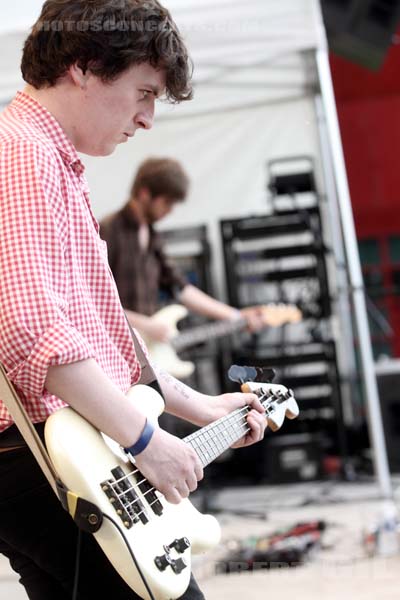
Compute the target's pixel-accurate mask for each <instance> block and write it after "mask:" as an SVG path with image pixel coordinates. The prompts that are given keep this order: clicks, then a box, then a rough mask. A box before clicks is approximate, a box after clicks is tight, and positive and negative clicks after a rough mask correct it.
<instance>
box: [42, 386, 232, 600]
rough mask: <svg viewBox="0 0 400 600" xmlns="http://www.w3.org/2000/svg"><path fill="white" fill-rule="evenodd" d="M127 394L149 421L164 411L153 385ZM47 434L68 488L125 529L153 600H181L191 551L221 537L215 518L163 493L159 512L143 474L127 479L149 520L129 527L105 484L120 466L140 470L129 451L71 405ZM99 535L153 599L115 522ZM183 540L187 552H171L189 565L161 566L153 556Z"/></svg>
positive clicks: (132, 581)
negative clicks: (141, 486)
mask: <svg viewBox="0 0 400 600" xmlns="http://www.w3.org/2000/svg"><path fill="white" fill-rule="evenodd" d="M128 397H129V398H130V399H131V400H132V401H133V402H135V403H136V404H137V406H138V408H139V409H140V410H141V412H143V413H144V414H145V415H146V416H147V417H148V418H149V419H150V420H153V421H155V420H156V419H157V417H158V416H159V415H160V414H161V412H162V410H163V400H162V398H161V397H160V395H159V394H158V393H157V392H156V391H155V390H153V389H152V388H149V387H146V386H142V385H137V386H135V387H133V388H131V390H130V391H129V393H128ZM45 436H46V445H47V449H48V452H49V454H50V458H51V460H52V462H53V464H54V466H55V468H56V470H57V472H58V474H59V476H60V479H61V480H62V481H63V483H64V484H65V485H66V486H67V488H68V489H70V490H71V491H73V492H74V493H76V494H77V495H78V496H80V497H82V498H84V499H86V500H89V501H91V502H93V503H94V504H95V505H97V506H98V507H99V508H100V510H101V511H102V512H103V513H104V514H106V515H109V516H110V517H111V518H112V519H114V521H116V522H117V523H118V525H119V526H120V527H121V529H122V530H123V531H124V534H125V536H126V539H127V541H128V543H129V545H130V547H131V549H132V551H133V553H134V555H135V557H136V559H137V561H138V563H139V566H140V569H141V571H142V572H143V574H144V577H145V579H146V581H147V583H148V585H149V587H150V589H151V591H152V594H153V596H154V598H155V599H156V600H169V599H175V598H179V597H180V596H181V595H182V594H183V593H184V592H185V590H186V588H187V587H188V584H189V579H190V571H191V552H195V553H196V552H203V551H205V550H207V549H208V548H210V547H212V546H213V545H215V544H217V543H218V541H219V538H220V528H219V524H218V522H217V521H216V519H215V518H214V517H212V516H210V515H202V514H201V513H200V512H198V511H197V510H196V509H195V508H194V506H193V505H192V504H191V502H190V501H189V500H183V501H182V502H181V503H180V504H178V505H173V504H170V503H168V502H167V501H166V500H165V499H164V498H163V497H162V496H161V495H159V494H158V493H157V498H158V499H159V500H160V502H161V503H162V514H156V513H155V511H154V509H153V507H152V503H153V506H154V505H155V503H154V497H153V498H151V497H150V496H149V494H148V493H146V491H144V492H143V491H141V490H140V489H138V487H137V484H138V483H139V482H141V481H142V480H143V477H142V476H141V475H140V473H138V474H136V475H134V474H131V475H130V476H129V479H127V480H126V481H129V485H130V486H135V493H137V498H138V500H137V502H138V503H139V502H140V506H142V507H143V510H144V513H145V515H146V522H142V520H141V518H140V515H139V517H136V520H137V522H135V523H133V525H132V526H131V527H129V528H127V527H126V526H124V517H123V516H121V515H119V514H118V513H117V510H116V509H117V508H118V499H117V501H114V502H112V501H110V498H109V495H107V493H106V492H105V491H104V490H103V485H102V484H104V482H107V481H110V480H113V481H117V480H118V477H114V476H113V473H112V472H113V471H114V473H115V469H116V468H120V469H122V470H123V472H124V474H126V475H129V474H130V473H132V472H133V471H135V470H136V469H135V466H134V465H133V464H132V463H131V462H130V461H129V460H128V459H127V458H126V457H125V455H124V453H123V452H122V451H121V452H120V451H119V450H118V448H119V447H118V446H117V445H115V443H113V442H111V443H110V441H109V440H108V438H106V437H105V436H103V435H102V434H101V433H100V432H99V431H97V430H96V429H95V427H93V426H92V425H91V424H90V423H88V422H87V421H86V420H85V419H84V418H82V417H81V416H80V415H79V414H78V413H76V412H75V411H74V410H72V409H71V408H64V409H61V410H59V411H58V412H56V413H54V414H53V415H51V416H50V417H49V419H48V420H47V422H46V429H45ZM150 500H152V502H151V501H150ZM133 502H134V501H133ZM139 512H140V511H139ZM94 536H95V538H96V540H97V542H98V543H99V544H100V546H101V548H102V549H103V551H104V553H105V554H106V556H107V557H108V558H109V560H110V562H111V563H112V565H113V566H114V568H115V569H116V570H117V571H118V573H119V574H120V575H121V577H122V578H123V579H124V580H125V581H126V583H127V584H128V585H129V586H130V587H131V588H132V589H133V590H134V591H135V592H136V593H137V594H139V595H140V596H141V597H143V598H144V599H145V600H150V596H149V594H148V592H147V591H146V588H145V586H144V584H143V581H142V579H141V577H140V575H139V573H138V570H137V569H136V567H135V565H134V563H133V561H132V558H131V556H130V554H129V551H128V549H127V547H126V544H125V542H124V540H123V539H122V537H121V535H120V534H119V532H118V531H117V529H116V528H115V526H114V525H113V524H112V523H111V522H110V521H109V520H108V519H104V521H103V524H102V526H101V527H100V529H99V531H98V532H97V533H95V534H94ZM182 538H188V540H189V541H190V545H191V546H190V548H187V549H185V550H184V551H178V550H176V549H175V548H172V549H171V550H170V553H169V555H170V557H171V558H172V559H173V560H179V559H182V558H183V559H184V560H185V562H186V565H187V566H186V567H185V568H183V569H182V571H181V572H180V573H175V572H174V571H173V569H172V568H171V566H170V565H168V566H167V567H166V568H165V569H164V570H160V569H159V568H158V567H157V566H156V564H155V562H154V559H155V558H156V557H157V556H163V555H165V552H166V551H165V546H169V545H170V544H172V543H173V542H174V540H180V539H182Z"/></svg>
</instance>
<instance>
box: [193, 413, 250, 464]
mask: <svg viewBox="0 0 400 600" xmlns="http://www.w3.org/2000/svg"><path fill="white" fill-rule="evenodd" d="M249 410H250V407H249V406H245V407H243V408H238V409H237V410H235V411H234V412H232V413H230V414H229V415H226V416H225V417H221V419H218V421H214V422H213V423H210V424H209V425H206V426H205V427H202V429H199V430H198V431H195V432H194V433H191V434H190V435H188V436H187V437H185V438H184V440H183V441H184V442H186V443H187V444H190V446H191V447H192V448H193V450H194V451H195V452H196V454H197V456H198V457H199V459H200V461H201V463H202V465H203V467H206V466H207V465H209V464H210V463H212V462H213V460H215V459H216V458H218V456H220V455H221V454H222V453H223V452H225V450H227V449H228V448H230V446H232V444H234V443H235V442H237V441H238V440H240V438H242V437H243V436H244V435H245V434H246V433H247V432H248V431H249V426H248V425H247V420H246V416H247V414H248V412H249Z"/></svg>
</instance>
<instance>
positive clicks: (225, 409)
mask: <svg viewBox="0 0 400 600" xmlns="http://www.w3.org/2000/svg"><path fill="white" fill-rule="evenodd" d="M210 400H211V403H212V404H211V414H212V418H211V419H210V422H212V421H215V420H217V419H219V418H220V417H224V416H226V415H228V414H229V413H231V412H233V411H234V410H236V409H237V408H241V407H245V406H247V405H249V406H250V408H251V410H250V412H249V413H248V414H247V416H246V420H247V424H248V426H249V427H250V431H248V432H247V433H246V434H245V435H244V436H243V437H242V438H241V439H240V440H239V441H238V442H236V443H235V444H233V445H232V448H242V447H244V446H251V445H252V444H255V443H256V442H259V441H261V440H262V439H263V437H264V432H265V429H266V427H267V420H266V418H265V411H264V409H263V407H262V404H261V402H260V400H259V399H258V398H257V396H256V395H255V394H242V393H240V392H235V393H231V394H221V395H220V396H215V397H213V398H211V399H210Z"/></svg>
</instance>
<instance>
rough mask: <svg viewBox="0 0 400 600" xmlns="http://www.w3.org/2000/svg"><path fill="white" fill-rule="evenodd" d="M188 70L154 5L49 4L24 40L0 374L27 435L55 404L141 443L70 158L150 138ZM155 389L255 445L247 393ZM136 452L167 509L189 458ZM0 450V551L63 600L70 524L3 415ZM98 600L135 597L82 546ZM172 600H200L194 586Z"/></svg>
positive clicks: (164, 446)
mask: <svg viewBox="0 0 400 600" xmlns="http://www.w3.org/2000/svg"><path fill="white" fill-rule="evenodd" d="M189 65H190V63H189V59H188V55H187V51H186V48H185V46H184V44H183V41H182V39H181V37H180V35H179V32H178V30H177V28H176V26H175V24H174V22H173V21H172V19H171V16H170V15H169V13H168V11H166V10H165V9H164V8H163V7H162V6H161V5H160V4H159V3H158V2H157V0H146V1H142V0H98V1H96V2H94V1H93V0H47V1H46V2H45V3H44V6H43V9H42V14H41V16H40V18H39V20H38V21H37V23H35V25H34V26H33V28H32V31H31V34H30V35H29V37H28V39H27V40H26V43H25V47H24V51H23V58H22V73H23V76H24V79H25V81H26V83H27V85H26V88H25V89H24V91H23V92H21V93H18V95H17V96H16V98H15V99H14V100H13V101H12V103H11V104H10V105H9V106H8V107H7V108H6V110H5V111H4V113H3V114H2V115H1V116H0V275H1V286H0V342H1V343H0V361H1V363H3V365H4V366H5V368H6V370H7V373H8V376H9V378H10V380H11V381H12V382H13V384H14V386H15V387H16V389H17V391H18V393H19V396H20V398H21V399H22V402H23V404H24V406H25V407H26V410H27V412H28V414H29V416H30V418H31V420H32V421H33V422H34V423H35V425H36V427H37V429H38V431H39V433H40V434H41V435H42V433H43V424H44V422H45V421H46V419H47V418H48V416H49V415H51V414H52V413H53V412H55V411H57V410H59V409H60V408H62V407H64V406H66V405H69V406H71V407H72V408H74V409H75V410H76V412H78V413H80V414H81V415H82V416H83V417H85V418H86V419H87V420H88V421H89V422H90V423H92V424H93V425H94V426H95V427H96V428H97V429H98V430H100V431H103V432H104V433H106V434H107V435H108V436H110V437H111V438H112V439H114V440H115V441H117V442H118V443H119V444H120V445H121V446H123V447H131V446H132V445H135V444H138V443H139V445H140V441H141V440H142V441H144V440H143V439H142V437H143V430H144V429H146V427H145V418H144V416H143V414H142V413H141V412H140V411H138V410H137V409H136V408H135V406H134V405H133V404H132V403H130V402H129V401H128V400H127V398H126V396H125V393H126V392H127V390H128V388H129V387H130V386H131V385H132V384H135V383H137V382H138V381H139V379H140V374H141V368H140V364H139V362H138V360H137V357H136V353H135V349H134V345H133V342H132V338H131V334H130V331H129V328H128V325H127V323H126V320H125V315H124V312H123V310H122V308H121V304H120V301H119V297H118V293H117V288H116V286H115V283H114V281H113V279H112V276H111V274H110V271H109V267H108V263H107V251H106V247H105V244H104V242H102V241H101V239H100V237H99V235H98V224H97V222H96V220H95V218H94V216H93V214H92V212H91V207H90V200H89V192H88V187H87V183H86V180H85V175H84V166H83V164H82V162H81V160H80V158H79V156H78V152H81V153H84V154H88V155H91V156H106V155H109V154H111V153H112V152H113V151H114V150H115V148H116V146H117V145H118V144H120V143H125V142H127V141H128V139H129V138H130V137H131V136H133V135H134V134H135V132H136V131H137V130H138V129H150V127H151V126H152V123H153V116H154V105H155V101H156V99H157V98H158V97H159V96H161V95H164V94H165V95H166V96H167V98H169V99H170V100H172V101H175V102H180V101H183V100H189V99H190V97H191V87H190V66H189ZM158 380H159V383H160V386H161V388H162V391H163V394H164V396H165V400H166V410H167V411H168V412H170V413H172V414H175V415H178V416H180V417H182V418H184V419H187V420H189V421H191V422H192V423H195V424H198V425H204V424H207V423H209V422H211V421H214V420H215V419H217V418H219V417H221V416H223V415H225V414H228V413H229V412H231V411H232V410H234V409H235V408H237V407H241V406H244V405H246V404H250V405H251V406H252V410H251V411H250V412H249V414H248V417H247V422H248V426H249V428H250V430H249V432H248V434H246V436H244V437H243V438H242V440H241V442H240V445H248V444H251V443H254V442H257V441H259V440H260V439H262V437H263V434H264V430H265V419H264V415H263V409H262V406H261V405H260V403H259V401H258V399H257V398H256V396H255V395H253V394H224V395H221V396H218V397H215V398H211V397H208V396H204V395H201V394H199V393H197V392H196V391H194V390H192V389H190V388H188V387H186V386H184V385H183V384H180V383H178V382H177V381H176V380H174V379H173V378H172V377H170V376H168V375H166V374H164V373H158ZM146 444H147V445H146ZM146 444H142V446H143V445H144V446H145V447H144V449H142V451H141V452H140V453H138V454H137V456H136V463H137V465H138V467H139V468H140V471H141V472H142V473H143V474H144V475H145V476H146V477H147V478H148V479H149V481H150V482H151V483H152V484H153V485H154V486H155V487H156V488H157V489H158V490H159V491H160V492H161V493H162V494H163V495H164V496H165V498H166V499H167V500H168V501H169V502H171V503H179V502H180V500H181V499H182V498H186V497H187V496H188V494H189V493H190V492H191V491H193V490H194V489H195V488H196V486H197V482H198V481H199V480H200V479H201V478H202V476H203V473H202V466H201V464H200V462H199V459H198V457H197V455H196V454H195V453H194V452H193V450H192V449H191V448H190V447H189V446H188V445H187V444H184V443H183V442H182V441H181V440H179V439H177V438H175V437H174V436H172V435H170V434H168V433H167V432H165V431H163V430H162V429H160V428H155V429H154V431H153V432H152V435H150V436H149V435H147V437H146ZM0 450H1V452H0V551H1V552H2V553H3V554H4V555H5V556H7V557H8V559H9V560H10V563H11V565H12V567H13V568H14V569H15V570H16V571H17V572H18V573H19V575H20V578H21V579H20V580H21V583H22V584H23V585H24V586H25V589H26V592H27V594H28V596H29V598H30V599H31V600H54V599H55V598H57V600H64V599H65V600H66V599H68V600H70V598H71V596H72V590H73V582H74V573H75V553H76V539H77V530H76V527H75V525H74V523H73V521H72V519H71V518H70V516H69V515H68V514H67V513H66V512H64V510H63V508H62V507H61V504H60V503H59V502H58V500H57V499H56V497H55V496H54V494H53V492H52V490H51V488H50V486H49V485H48V483H47V482H46V480H45V478H44V476H43V474H42V473H41V471H40V469H39V467H38V466H37V464H36V463H35V460H34V458H33V456H32V455H31V453H30V451H29V449H28V448H27V447H26V446H25V445H24V442H23V440H22V438H21V437H20V436H19V435H18V432H17V430H16V428H15V425H13V421H12V418H11V416H10V414H9V413H8V411H7V410H6V408H5V406H4V404H2V403H1V402H0ZM104 597H110V598H112V599H113V600H122V599H126V600H128V599H135V598H138V596H137V595H136V594H135V593H134V592H133V591H132V590H131V589H130V588H128V586H127V585H126V584H125V583H124V582H123V581H122V579H121V578H120V577H119V576H118V575H117V573H116V572H115V571H114V570H113V569H112V567H111V566H110V564H109V563H108V561H107V559H106V558H105V557H104V555H103V554H102V552H101V550H100V549H99V547H97V545H96V543H95V542H94V541H93V538H92V537H91V536H87V537H85V539H84V541H83V545H82V549H81V574H80V579H79V595H78V598H79V599H81V600H92V599H93V598H104ZM182 597H183V598H185V599H193V600H194V599H200V598H203V595H202V594H201V592H200V591H199V589H198V587H197V585H196V583H195V582H194V581H193V580H192V581H191V583H190V585H189V588H188V590H187V591H186V593H185V594H184V595H183V596H182Z"/></svg>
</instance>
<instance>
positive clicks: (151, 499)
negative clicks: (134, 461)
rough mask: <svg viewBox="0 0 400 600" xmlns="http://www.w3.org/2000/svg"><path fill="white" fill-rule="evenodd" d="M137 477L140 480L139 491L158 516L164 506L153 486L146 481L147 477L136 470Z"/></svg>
mask: <svg viewBox="0 0 400 600" xmlns="http://www.w3.org/2000/svg"><path fill="white" fill-rule="evenodd" d="M138 479H139V481H140V483H139V484H138V485H139V489H140V491H141V492H142V494H143V495H144V496H145V497H146V500H147V502H148V503H149V505H150V508H151V510H152V511H153V512H154V514H155V515H157V516H158V517H160V516H161V515H162V513H163V510H164V507H163V505H162V504H161V502H160V500H159V498H158V496H157V494H156V492H155V489H154V487H153V486H152V485H151V483H150V482H149V481H147V479H145V478H144V477H143V475H142V474H141V472H140V471H138Z"/></svg>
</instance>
